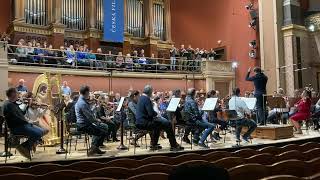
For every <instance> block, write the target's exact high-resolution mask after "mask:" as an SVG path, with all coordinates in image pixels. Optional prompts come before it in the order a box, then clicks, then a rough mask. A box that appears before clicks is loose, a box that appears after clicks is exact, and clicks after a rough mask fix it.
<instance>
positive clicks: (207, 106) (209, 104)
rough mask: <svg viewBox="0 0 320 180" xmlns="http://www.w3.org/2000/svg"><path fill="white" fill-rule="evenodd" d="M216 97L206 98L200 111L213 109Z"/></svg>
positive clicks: (216, 100)
mask: <svg viewBox="0 0 320 180" xmlns="http://www.w3.org/2000/svg"><path fill="white" fill-rule="evenodd" d="M217 102H218V98H207V99H206V100H205V102H204V105H203V107H202V111H213V110H214V109H215V108H216V105H217Z"/></svg>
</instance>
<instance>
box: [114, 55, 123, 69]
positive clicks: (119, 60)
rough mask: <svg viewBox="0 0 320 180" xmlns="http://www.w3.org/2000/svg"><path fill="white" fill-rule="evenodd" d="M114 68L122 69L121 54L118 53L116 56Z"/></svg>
mask: <svg viewBox="0 0 320 180" xmlns="http://www.w3.org/2000/svg"><path fill="white" fill-rule="evenodd" d="M116 67H117V68H123V67H124V57H123V55H122V52H119V53H118V56H117V58H116Z"/></svg>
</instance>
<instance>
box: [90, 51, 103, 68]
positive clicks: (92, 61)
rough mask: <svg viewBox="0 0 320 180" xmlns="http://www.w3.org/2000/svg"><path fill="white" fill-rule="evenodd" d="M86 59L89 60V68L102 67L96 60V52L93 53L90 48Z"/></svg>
mask: <svg viewBox="0 0 320 180" xmlns="http://www.w3.org/2000/svg"><path fill="white" fill-rule="evenodd" d="M87 61H88V62H89V64H90V67H91V68H93V67H96V68H98V67H102V63H101V62H98V61H97V56H96V54H94V53H93V50H92V49H90V50H89V52H88V54H87Z"/></svg>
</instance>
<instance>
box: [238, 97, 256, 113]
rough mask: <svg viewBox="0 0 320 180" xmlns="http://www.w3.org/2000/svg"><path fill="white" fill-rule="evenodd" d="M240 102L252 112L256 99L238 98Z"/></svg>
mask: <svg viewBox="0 0 320 180" xmlns="http://www.w3.org/2000/svg"><path fill="white" fill-rule="evenodd" d="M240 99H241V100H243V101H244V102H245V103H246V105H247V107H248V108H249V109H250V110H254V108H255V107H256V103H257V99H256V98H245V97H240Z"/></svg>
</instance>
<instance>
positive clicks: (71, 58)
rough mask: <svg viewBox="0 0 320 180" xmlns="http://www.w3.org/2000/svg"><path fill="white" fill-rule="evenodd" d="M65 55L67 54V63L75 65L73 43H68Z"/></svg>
mask: <svg viewBox="0 0 320 180" xmlns="http://www.w3.org/2000/svg"><path fill="white" fill-rule="evenodd" d="M66 56H67V63H68V64H70V65H71V66H75V63H76V61H75V58H76V52H75V50H74V48H73V45H70V46H69V48H68V49H67V51H66Z"/></svg>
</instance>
